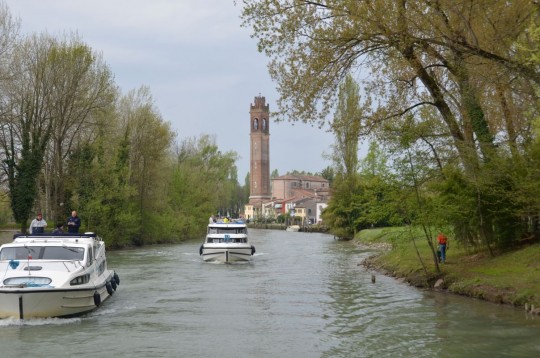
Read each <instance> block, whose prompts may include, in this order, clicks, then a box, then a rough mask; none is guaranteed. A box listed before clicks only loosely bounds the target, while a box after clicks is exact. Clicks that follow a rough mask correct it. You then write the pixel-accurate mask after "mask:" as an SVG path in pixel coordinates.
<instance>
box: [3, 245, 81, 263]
mask: <svg viewBox="0 0 540 358" xmlns="http://www.w3.org/2000/svg"><path fill="white" fill-rule="evenodd" d="M29 256H30V257H31V259H32V260H38V259H39V260H65V261H82V260H83V259H84V248H83V247H69V246H46V247H45V246H28V247H4V248H3V249H2V251H0V260H26V259H28V258H29Z"/></svg>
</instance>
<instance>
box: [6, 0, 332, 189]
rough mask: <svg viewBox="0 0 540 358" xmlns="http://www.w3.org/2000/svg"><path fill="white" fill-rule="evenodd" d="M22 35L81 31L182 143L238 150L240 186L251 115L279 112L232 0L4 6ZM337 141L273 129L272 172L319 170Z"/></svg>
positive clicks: (69, 0)
mask: <svg viewBox="0 0 540 358" xmlns="http://www.w3.org/2000/svg"><path fill="white" fill-rule="evenodd" d="M0 1H3V2H4V3H5V4H7V6H8V7H9V10H10V12H11V14H12V16H14V17H18V18H20V20H21V23H22V24H21V25H22V31H23V33H33V32H37V33H40V32H48V33H49V34H51V35H62V34H63V33H70V32H76V33H78V34H79V36H80V37H81V39H82V40H83V41H84V42H86V43H87V44H88V45H89V46H90V47H91V48H92V49H93V50H94V51H96V52H100V53H102V55H103V58H104V60H105V62H106V63H107V64H108V65H109V66H110V68H111V70H112V72H113V73H114V76H115V81H116V84H117V85H118V86H119V87H120V88H121V90H122V92H123V93H127V92H128V91H130V90H132V89H138V88H139V87H141V86H143V85H144V86H148V87H149V88H150V90H151V93H152V96H153V98H154V101H155V106H156V108H158V110H159V111H160V113H161V115H162V116H163V119H164V120H165V121H167V122H170V123H171V126H172V129H173V130H174V131H175V132H176V133H178V137H177V140H178V141H181V140H182V139H184V138H190V137H199V136H200V135H202V134H209V135H213V136H215V138H216V142H217V144H218V147H219V148H220V150H221V151H223V152H225V151H235V152H237V153H238V154H239V156H240V157H241V158H240V160H239V161H238V162H237V167H238V180H239V182H240V184H243V183H244V178H245V176H246V174H247V172H248V171H249V119H250V118H249V109H250V105H251V104H252V103H253V101H254V97H255V96H258V95H259V94H260V95H262V96H264V97H266V102H267V103H268V104H269V105H270V110H271V111H272V110H275V109H276V104H275V103H276V100H277V98H278V95H277V91H276V90H275V84H274V83H273V82H272V81H271V79H270V76H269V75H268V71H267V68H266V64H267V62H268V59H267V58H266V57H265V56H264V55H263V54H260V53H259V52H258V51H257V47H256V41H255V40H254V39H252V38H250V36H249V35H250V33H251V30H250V29H245V28H241V27H240V23H241V21H240V18H239V15H240V11H241V9H240V7H238V6H234V3H233V0H0ZM333 141H334V140H333V137H332V135H331V134H330V133H328V132H326V131H325V130H324V129H318V128H317V127H311V126H310V125H306V124H303V123H296V124H295V125H294V126H293V125H292V124H291V123H289V122H285V123H283V122H282V123H275V122H271V123H270V170H271V171H273V170H274V169H277V170H278V172H279V174H280V175H283V174H285V173H286V172H287V171H292V170H294V169H296V170H300V171H302V170H304V171H308V172H320V171H321V170H322V169H324V168H326V167H327V166H328V165H330V163H329V162H328V161H326V160H324V159H322V158H321V154H322V153H323V152H325V153H329V152H330V151H331V150H330V146H331V145H332V143H333Z"/></svg>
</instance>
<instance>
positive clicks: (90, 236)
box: [4, 232, 101, 245]
mask: <svg viewBox="0 0 540 358" xmlns="http://www.w3.org/2000/svg"><path fill="white" fill-rule="evenodd" d="M92 241H101V238H100V237H99V236H98V235H97V234H96V233H93V232H86V233H84V234H75V233H60V234H53V233H48V232H46V233H41V234H15V235H13V242H12V243H8V244H4V245H10V244H13V243H25V244H26V243H40V244H42V243H46V242H70V243H74V244H75V243H84V242H86V243H89V242H92Z"/></svg>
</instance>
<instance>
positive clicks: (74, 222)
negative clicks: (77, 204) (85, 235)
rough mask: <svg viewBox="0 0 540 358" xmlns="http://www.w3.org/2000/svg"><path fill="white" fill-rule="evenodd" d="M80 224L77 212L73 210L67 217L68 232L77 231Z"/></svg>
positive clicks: (73, 232)
mask: <svg viewBox="0 0 540 358" xmlns="http://www.w3.org/2000/svg"><path fill="white" fill-rule="evenodd" d="M80 226H81V219H79V217H78V216H77V212H76V211H75V210H73V211H72V212H71V216H70V217H69V218H68V219H67V227H68V232H70V233H72V234H76V233H78V232H79V227H80Z"/></svg>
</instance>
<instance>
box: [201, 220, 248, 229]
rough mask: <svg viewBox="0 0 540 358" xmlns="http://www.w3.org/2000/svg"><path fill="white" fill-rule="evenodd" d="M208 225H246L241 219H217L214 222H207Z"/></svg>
mask: <svg viewBox="0 0 540 358" xmlns="http://www.w3.org/2000/svg"><path fill="white" fill-rule="evenodd" d="M208 226H214V227H222V226H232V227H240V226H246V223H245V222H244V221H243V220H236V221H229V222H223V221H217V222H215V223H211V224H208Z"/></svg>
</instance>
